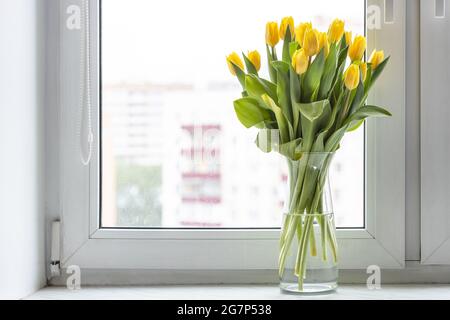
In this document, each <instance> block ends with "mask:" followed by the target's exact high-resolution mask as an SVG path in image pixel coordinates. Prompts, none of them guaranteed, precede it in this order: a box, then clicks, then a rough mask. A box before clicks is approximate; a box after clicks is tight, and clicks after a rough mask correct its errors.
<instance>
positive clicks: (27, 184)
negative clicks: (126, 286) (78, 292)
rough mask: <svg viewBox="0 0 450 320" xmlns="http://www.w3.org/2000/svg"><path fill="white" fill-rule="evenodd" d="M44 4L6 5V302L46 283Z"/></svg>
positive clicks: (0, 52) (2, 27) (2, 114)
mask: <svg viewBox="0 0 450 320" xmlns="http://www.w3.org/2000/svg"><path fill="white" fill-rule="evenodd" d="M43 3H44V1H42V0H0V299H5V298H6V299H17V298H22V297H25V296H27V295H28V294H30V293H32V292H34V291H35V290H37V289H39V288H40V287H42V286H43V285H44V284H45V262H44V261H45V259H44V257H45V247H44V243H45V241H44V214H43V211H44V210H43V206H44V200H43V199H44V181H43V180H44V179H43V177H44V174H43V170H42V169H43V157H44V152H43V149H44V148H43V131H44V128H43V119H44V118H43V103H42V102H43V88H44V85H43V82H44V81H43V72H42V70H43V68H44V63H43V61H44V60H43V52H42V51H43V48H44V46H43V42H44V39H45V38H44V37H43V33H42V26H41V24H42V23H43V21H44V20H43V15H42V12H43V10H42V7H43Z"/></svg>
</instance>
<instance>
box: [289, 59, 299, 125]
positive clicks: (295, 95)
mask: <svg viewBox="0 0 450 320" xmlns="http://www.w3.org/2000/svg"><path fill="white" fill-rule="evenodd" d="M300 77H301V76H299V75H298V74H297V73H296V72H295V71H294V68H292V67H290V68H289V81H290V90H291V108H292V120H293V124H292V125H293V127H294V132H295V133H296V132H301V128H299V125H300V113H299V112H296V111H294V107H293V106H294V104H296V103H300V101H301V91H300V79H301V78H300Z"/></svg>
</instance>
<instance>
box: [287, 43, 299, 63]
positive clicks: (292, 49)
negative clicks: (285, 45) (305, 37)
mask: <svg viewBox="0 0 450 320" xmlns="http://www.w3.org/2000/svg"><path fill="white" fill-rule="evenodd" d="M298 48H299V45H298V42H297V41H292V42H291V43H290V44H289V54H290V56H291V57H292V56H293V55H294V53H295V51H297V50H298ZM291 63H292V61H289V64H291Z"/></svg>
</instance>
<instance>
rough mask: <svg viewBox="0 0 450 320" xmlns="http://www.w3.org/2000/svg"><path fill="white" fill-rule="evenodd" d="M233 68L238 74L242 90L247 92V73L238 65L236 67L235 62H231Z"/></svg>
mask: <svg viewBox="0 0 450 320" xmlns="http://www.w3.org/2000/svg"><path fill="white" fill-rule="evenodd" d="M230 63H231V65H232V66H233V69H234V72H235V73H236V77H237V78H238V80H239V82H240V84H241V86H242V88H244V90H245V72H244V71H242V69H241V68H239V67H238V66H237V65H235V64H234V63H233V62H230Z"/></svg>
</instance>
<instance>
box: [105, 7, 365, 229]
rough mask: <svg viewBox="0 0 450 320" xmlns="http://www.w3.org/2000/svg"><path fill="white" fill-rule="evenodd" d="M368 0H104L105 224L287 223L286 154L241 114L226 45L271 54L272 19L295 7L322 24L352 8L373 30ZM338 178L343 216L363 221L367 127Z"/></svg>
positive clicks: (351, 19) (352, 22) (357, 223)
mask: <svg viewBox="0 0 450 320" xmlns="http://www.w3.org/2000/svg"><path fill="white" fill-rule="evenodd" d="M344 2H345V4H344ZM364 5H365V4H364V1H362V0H345V1H336V0H315V1H307V0H295V1H294V0H279V1H277V3H276V5H275V4H274V2H273V1H268V0H262V1H258V4H256V2H254V1H242V0H228V1H207V0H191V1H183V0H166V1H159V2H155V1H148V0H126V1H125V0H107V1H103V2H102V86H103V87H102V226H103V227H154V228H158V227H163V228H174V227H175V228H265V227H278V226H279V225H280V221H281V215H282V208H283V200H284V198H285V196H286V194H285V193H286V191H287V190H286V187H285V185H286V183H287V181H286V180H287V174H286V164H285V163H284V161H283V159H282V158H281V156H279V155H277V154H269V155H267V154H263V153H262V152H261V151H259V150H258V149H257V147H256V146H255V145H254V139H255V134H256V132H255V131H253V130H247V129H245V128H243V127H242V126H241V125H240V124H239V122H238V120H237V119H236V116H235V114H234V109H233V104H232V102H233V101H234V100H235V99H237V98H238V97H239V93H240V87H239V85H238V83H237V81H236V79H235V78H233V77H231V75H230V74H229V72H228V70H227V66H226V63H225V55H226V54H227V53H229V52H230V51H233V50H234V51H237V52H240V50H253V49H257V50H258V51H259V52H261V53H265V43H264V34H265V22H266V21H269V20H279V19H281V17H283V16H285V15H291V14H294V19H295V20H296V22H298V21H300V20H309V21H312V22H313V24H314V25H315V26H316V27H317V28H319V29H321V30H326V29H327V26H328V25H329V23H330V22H331V21H332V20H333V19H334V18H335V17H340V18H344V19H345V21H346V25H347V29H348V30H352V31H353V34H364ZM295 12H299V14H298V15H295ZM264 56H265V54H263V58H264ZM263 62H264V61H263ZM264 64H265V63H263V65H264ZM265 67H266V66H263V69H262V71H261V73H262V74H263V75H264V76H267V74H268V73H267V69H264V68H265ZM331 179H332V181H331V182H332V186H333V196H334V198H333V200H334V209H335V212H336V221H337V224H338V226H339V227H363V225H364V130H359V131H357V132H354V133H351V134H349V135H348V136H347V137H346V140H345V141H344V143H343V145H342V148H341V150H340V151H339V152H338V154H337V156H336V158H335V160H334V166H333V168H332V173H331Z"/></svg>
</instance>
